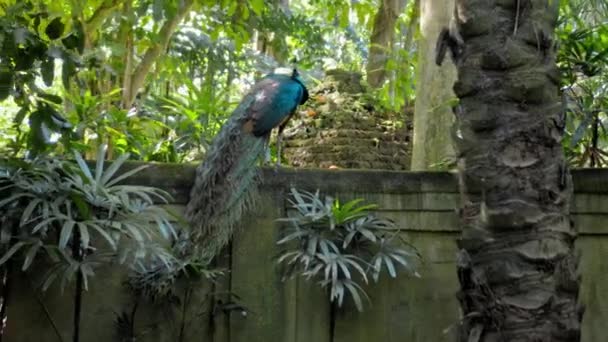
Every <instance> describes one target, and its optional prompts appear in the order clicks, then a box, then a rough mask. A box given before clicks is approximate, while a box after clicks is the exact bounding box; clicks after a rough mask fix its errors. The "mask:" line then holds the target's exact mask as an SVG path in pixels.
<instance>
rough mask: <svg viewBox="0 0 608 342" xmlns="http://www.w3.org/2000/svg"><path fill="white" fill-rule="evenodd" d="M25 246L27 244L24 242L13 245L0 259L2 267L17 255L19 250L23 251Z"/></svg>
mask: <svg viewBox="0 0 608 342" xmlns="http://www.w3.org/2000/svg"><path fill="white" fill-rule="evenodd" d="M23 245H25V242H23V241H19V242H17V243H15V244H14V245H12V246H11V248H9V250H8V251H7V252H6V253H5V254H4V255H3V256H2V258H1V259H0V265H4V263H5V262H7V261H8V259H10V258H11V257H12V256H13V255H14V254H15V253H17V251H19V249H21V247H23Z"/></svg>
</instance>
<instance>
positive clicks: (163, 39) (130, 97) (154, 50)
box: [123, 0, 193, 109]
mask: <svg viewBox="0 0 608 342" xmlns="http://www.w3.org/2000/svg"><path fill="white" fill-rule="evenodd" d="M192 4H193V0H184V1H183V3H182V6H181V7H180V8H179V9H178V10H177V13H175V16H173V18H170V19H168V20H167V21H165V23H164V24H163V26H162V27H161V29H160V30H159V31H158V40H157V41H156V42H155V43H153V45H152V46H150V47H149V48H148V50H146V53H145V54H144V57H143V58H142V60H141V62H140V63H139V65H137V68H136V69H135V71H134V72H133V74H132V75H131V82H130V87H129V89H125V90H124V91H125V92H127V93H126V95H127V96H126V97H123V99H124V102H123V106H124V107H123V108H125V109H128V108H130V107H131V106H132V105H133V101H134V100H135V95H136V94H137V91H138V90H139V88H141V86H142V85H143V83H144V80H145V79H146V75H147V74H148V72H149V71H150V68H151V67H152V65H153V64H154V62H155V61H156V60H157V59H158V57H159V56H160V54H161V53H162V52H163V51H165V50H166V49H167V46H168V45H169V42H170V41H171V37H172V36H173V33H174V32H175V30H176V29H177V25H178V24H179V23H180V22H181V21H182V20H183V18H184V17H185V16H186V14H187V13H188V11H189V10H190V8H191V7H192Z"/></svg>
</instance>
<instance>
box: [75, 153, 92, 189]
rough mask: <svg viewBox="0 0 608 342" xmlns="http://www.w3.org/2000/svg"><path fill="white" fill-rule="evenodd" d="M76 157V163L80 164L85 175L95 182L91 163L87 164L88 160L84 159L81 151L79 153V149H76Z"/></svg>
mask: <svg viewBox="0 0 608 342" xmlns="http://www.w3.org/2000/svg"><path fill="white" fill-rule="evenodd" d="M74 158H75V159H76V163H77V164H78V167H80V171H82V173H83V174H84V175H85V177H86V178H87V180H88V181H89V182H93V180H94V178H93V174H92V173H91V170H90V169H89V165H87V162H85V161H84V159H83V158H82V156H81V155H80V153H78V151H74Z"/></svg>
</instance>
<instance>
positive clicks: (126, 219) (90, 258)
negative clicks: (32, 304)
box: [0, 145, 176, 341]
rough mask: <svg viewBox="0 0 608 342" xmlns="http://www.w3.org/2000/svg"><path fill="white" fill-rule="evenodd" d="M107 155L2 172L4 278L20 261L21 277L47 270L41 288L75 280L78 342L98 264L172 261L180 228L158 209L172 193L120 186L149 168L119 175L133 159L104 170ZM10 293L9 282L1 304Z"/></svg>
mask: <svg viewBox="0 0 608 342" xmlns="http://www.w3.org/2000/svg"><path fill="white" fill-rule="evenodd" d="M105 150H106V149H105V145H102V146H101V147H100V149H99V151H98V153H97V163H96V165H95V167H94V168H93V169H92V168H90V167H89V165H88V164H87V163H86V162H85V161H84V159H83V158H82V157H81V155H80V154H78V153H74V157H75V162H74V161H67V160H57V159H47V158H39V159H36V160H34V161H32V162H26V161H19V162H12V163H5V164H4V165H2V166H0V211H1V212H2V214H3V220H4V222H6V223H8V224H3V225H2V227H1V240H0V248H2V250H3V252H4V253H3V256H2V257H1V258H0V265H4V266H5V270H6V272H12V271H14V270H13V268H14V267H13V266H16V265H17V264H16V263H17V262H19V263H20V264H21V270H22V271H27V270H28V269H30V268H31V267H32V265H34V264H35V263H40V264H43V265H45V268H46V269H48V272H47V273H46V274H45V276H44V277H43V284H42V289H43V290H46V289H47V288H48V287H49V286H50V285H51V284H52V283H53V281H55V280H59V281H60V283H61V287H62V289H63V288H64V287H65V285H66V284H67V283H68V282H70V281H72V280H75V282H76V283H75V294H74V296H75V300H74V326H73V328H74V332H73V334H74V341H78V339H79V337H78V336H79V325H80V310H81V297H82V290H83V289H84V290H86V289H87V288H88V283H89V281H90V278H91V277H92V276H94V275H95V268H96V267H97V266H99V265H101V264H105V263H108V262H114V261H118V262H119V263H122V264H125V265H127V266H135V265H138V264H139V263H141V262H143V261H145V260H157V261H159V262H162V263H163V264H167V265H170V264H172V263H174V262H175V258H174V257H173V255H172V254H171V253H170V251H169V250H167V249H166V247H163V246H161V242H162V240H166V239H169V238H171V237H172V236H175V234H176V233H175V230H174V228H173V226H172V224H171V223H170V222H169V215H168V213H167V212H166V211H165V210H164V209H162V208H161V207H159V206H157V205H155V204H154V203H155V202H163V203H166V202H167V199H168V198H169V197H170V196H169V194H168V193H166V192H164V191H162V190H159V189H156V188H152V187H145V186H132V185H123V184H120V182H121V181H123V180H124V179H126V178H127V177H129V176H131V175H133V174H135V173H137V172H138V171H140V170H142V169H144V168H145V167H146V166H140V167H137V168H134V169H131V170H129V171H126V172H124V173H122V174H117V171H118V169H119V168H120V166H121V165H122V164H123V163H124V161H125V160H126V159H127V158H128V155H123V156H121V157H120V158H119V159H118V160H116V161H115V162H113V163H112V165H110V166H109V167H107V168H104V158H105ZM49 264H50V266H48V265H49ZM6 279H9V280H10V279H11V277H10V274H9V275H7V277H6ZM7 289H10V284H6V285H5V286H4V294H3V298H4V303H3V304H6V303H7V300H8V299H9V298H8V296H7ZM5 307H6V305H3V311H4V310H5ZM3 313H4V312H3Z"/></svg>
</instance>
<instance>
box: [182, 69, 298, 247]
mask: <svg viewBox="0 0 608 342" xmlns="http://www.w3.org/2000/svg"><path fill="white" fill-rule="evenodd" d="M307 99H308V91H307V89H306V87H305V86H304V84H303V83H302V81H301V80H300V78H299V76H298V73H297V71H296V70H295V69H293V70H289V72H288V73H287V74H285V71H284V70H279V71H275V73H272V74H270V75H267V76H266V77H264V78H263V79H262V80H260V81H259V82H258V83H256V84H255V85H254V86H253V88H252V89H251V90H250V91H249V93H248V94H247V95H245V97H244V98H243V100H241V102H240V104H239V105H238V107H237V108H236V109H235V110H234V112H233V113H232V115H231V116H230V118H229V119H228V121H227V122H226V123H225V124H224V126H223V127H222V129H221V130H220V132H219V134H218V135H217V137H216V138H215V139H214V141H213V143H212V145H211V147H210V149H209V152H208V154H207V158H206V159H205V160H204V161H203V163H202V164H201V165H199V166H198V168H197V169H196V178H195V182H194V187H193V188H192V190H191V192H190V201H189V202H188V205H187V206H186V212H185V217H186V219H187V220H188V221H189V222H190V224H191V226H192V229H193V236H195V237H196V242H197V244H198V248H199V249H200V252H201V253H202V254H203V256H206V257H209V258H212V257H214V256H216V255H217V254H218V253H219V252H220V251H221V249H222V248H223V247H224V246H225V245H226V244H228V242H229V241H230V238H231V237H232V233H233V231H234V228H235V226H236V224H238V221H239V219H240V218H241V216H242V214H243V213H244V212H245V211H246V210H247V209H249V208H251V207H252V206H253V205H255V202H256V195H257V184H258V183H259V180H260V175H259V171H258V169H257V168H256V167H255V166H256V162H257V161H258V160H259V159H260V157H261V156H262V155H263V154H264V152H265V150H266V148H267V143H268V140H269V138H270V133H271V131H272V129H273V128H275V127H278V128H279V136H278V140H277V144H278V153H279V157H280V145H281V133H282V131H283V128H284V127H285V125H286V124H287V121H288V120H289V118H290V117H291V116H292V115H293V113H294V112H295V110H296V108H297V106H298V105H300V104H303V103H304V102H305V101H306V100H307ZM279 159H280V158H279Z"/></svg>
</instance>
